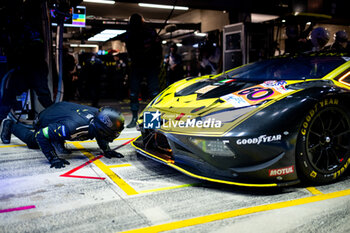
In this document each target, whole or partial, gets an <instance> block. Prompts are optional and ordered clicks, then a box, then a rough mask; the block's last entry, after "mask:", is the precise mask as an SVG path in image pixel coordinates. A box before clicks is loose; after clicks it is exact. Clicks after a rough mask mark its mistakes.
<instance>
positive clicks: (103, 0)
mask: <svg viewBox="0 0 350 233" xmlns="http://www.w3.org/2000/svg"><path fill="white" fill-rule="evenodd" d="M83 2H91V3H102V4H114V3H115V1H114V0H84V1H83Z"/></svg>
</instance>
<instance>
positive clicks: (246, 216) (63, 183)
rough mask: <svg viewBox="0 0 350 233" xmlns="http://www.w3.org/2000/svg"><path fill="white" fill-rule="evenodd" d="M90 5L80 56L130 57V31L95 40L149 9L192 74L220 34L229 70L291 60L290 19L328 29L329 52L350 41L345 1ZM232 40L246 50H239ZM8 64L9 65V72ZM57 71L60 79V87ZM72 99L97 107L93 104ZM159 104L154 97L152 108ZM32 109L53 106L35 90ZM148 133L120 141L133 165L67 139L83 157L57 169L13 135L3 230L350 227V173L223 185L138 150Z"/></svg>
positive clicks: (73, 47) (79, 38) (122, 100)
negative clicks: (329, 179) (203, 49)
mask: <svg viewBox="0 0 350 233" xmlns="http://www.w3.org/2000/svg"><path fill="white" fill-rule="evenodd" d="M42 2H43V4H44V5H45V6H46V7H47V12H50V6H52V4H54V3H55V2H56V3H57V2H59V1H42ZM62 2H64V1H62ZM68 2H70V1H68ZM72 2H73V1H72ZM78 2H79V6H81V7H83V8H82V9H85V10H86V18H85V19H86V20H85V23H86V25H85V26H84V27H70V26H66V27H64V29H63V31H62V33H63V34H62V35H63V37H62V38H61V39H62V40H63V46H65V47H66V48H67V49H68V51H69V53H70V54H72V55H73V56H74V57H75V58H76V59H78V57H79V54H81V53H82V52H85V53H96V54H98V55H101V56H102V55H104V54H108V52H110V51H112V52H117V53H120V54H127V50H126V47H125V43H123V42H122V41H121V40H120V35H114V36H113V37H111V38H109V39H107V40H105V41H93V40H89V39H90V38H92V37H93V36H95V35H97V34H98V33H100V32H102V31H103V30H108V29H111V30H120V31H121V33H123V32H125V31H124V30H126V29H127V28H128V19H129V17H130V15H131V14H133V13H140V14H142V15H143V17H144V18H145V21H146V24H147V25H148V26H150V27H152V28H154V29H155V30H156V31H157V32H159V35H160V37H161V40H162V46H163V55H165V54H167V53H168V52H169V47H170V46H171V44H177V46H178V52H179V53H180V54H181V56H182V59H183V62H184V70H185V71H186V72H187V73H188V76H192V75H198V73H195V74H194V73H192V72H193V69H192V67H193V66H192V64H191V62H192V61H193V60H196V59H198V54H199V52H198V49H199V48H200V46H201V44H203V43H205V41H206V38H208V37H209V36H213V37H214V38H215V39H216V41H217V45H218V46H219V47H220V48H221V59H222V62H221V64H220V66H221V72H222V71H224V70H229V69H232V68H234V67H237V66H240V65H242V64H247V63H250V62H254V61H257V60H259V59H265V58H269V57H273V56H278V55H283V54H284V53H285V50H286V47H285V41H286V39H287V35H286V28H287V26H288V25H289V24H288V23H290V22H293V25H298V26H299V28H300V27H301V26H302V27H303V28H305V29H306V28H308V26H310V25H313V26H314V27H318V26H320V27H325V28H327V29H328V31H329V33H330V35H331V37H330V40H329V42H328V45H330V44H332V43H333V42H334V38H333V34H334V33H336V32H337V31H339V30H344V31H346V32H347V34H348V35H350V19H349V13H348V9H349V8H348V6H349V5H348V2H347V1H345V0H308V1H300V0H272V1H258V0H245V1H242V0H231V1H225V0H216V1H210V0H191V1H184V0H175V1H170V0H166V1H159V0H144V1H114V0H111V1H108V2H109V4H106V3H96V2H93V1H78ZM142 4H161V5H168V6H169V7H168V8H167V9H162V8H152V7H143V6H142ZM175 5H176V6H179V7H184V8H175V7H174V6H175ZM48 20H53V19H52V18H51V19H50V17H49V19H48ZM59 33H60V32H59V30H58V29H57V26H54V25H50V26H49V32H48V34H49V36H48V38H49V39H50V41H48V47H49V50H50V53H52V54H53V56H56V57H57V54H56V53H57V51H58V50H57V47H58V43H59V42H58V40H59V35H58V34H59ZM228 41H231V42H232V41H233V42H234V43H236V44H239V46H234V45H230V46H231V47H230V46H229V43H228ZM226 42H227V43H226ZM1 55H2V56H1V58H3V57H4V56H3V54H1ZM4 60H5V59H2V60H0V65H1V69H0V71H1V72H0V74H1V75H2V76H3V75H4V73H6V71H5V69H6V68H5V67H6V61H4ZM55 62H56V61H55V60H51V63H55ZM54 72H57V71H55V70H51V71H50V77H49V86H50V84H51V87H50V88H51V90H53V91H54V85H55V84H54V82H55V78H54V75H53V74H52V73H54ZM108 85H109V84H108V82H106V83H103V84H101V88H102V91H101V98H100V100H99V105H100V106H112V107H118V109H120V110H121V111H122V113H123V115H124V117H125V123H126V124H128V122H130V121H131V118H132V115H131V112H130V107H129V99H128V96H127V93H126V96H122V97H120V96H118V98H116V96H115V95H113V93H114V91H115V90H114V89H113V87H112V88H110V87H109V86H108ZM107 89H108V90H109V91H103V90H107ZM118 90H120V89H118ZM19 101H23V99H20V98H19ZM26 101H27V100H26ZM71 101H72V102H75V103H79V104H86V105H90V104H91V103H90V102H89V100H88V98H85V99H84V98H82V99H77V98H74V99H73V100H71ZM149 101H150V100H149V99H148V98H147V97H146V98H142V100H141V102H140V103H141V107H140V112H141V110H142V108H144V107H145V106H146V105H147V104H148V102H149ZM30 102H31V103H30V104H29V105H30V106H29V105H27V109H26V110H27V111H26V112H25V113H24V114H21V116H20V117H21V118H23V121H24V122H26V120H27V119H26V118H31V117H32V114H31V110H32V109H33V108H35V109H36V110H38V109H39V110H38V111H40V110H41V109H42V107H41V106H39V103H38V101H37V100H36V99H35V96H34V95H33V94H32V93H31V94H30ZM18 110H19V111H21V110H22V111H23V109H21V107H20V108H19V109H18ZM28 122H31V119H29V120H28ZM138 136H140V132H139V131H137V130H136V128H125V129H124V130H123V131H122V133H121V135H120V136H119V137H118V138H117V139H115V140H114V141H113V142H112V143H110V147H111V148H118V149H117V151H118V152H120V153H122V154H123V155H124V158H112V159H107V158H105V157H104V156H103V155H102V153H101V150H100V149H99V148H98V146H97V143H96V141H95V140H88V141H67V142H66V147H67V148H69V149H71V150H72V151H73V152H72V154H69V155H61V157H62V158H65V159H67V160H68V161H69V162H70V165H68V166H66V167H64V168H61V169H54V168H50V166H49V163H48V161H47V159H46V158H45V156H44V155H43V153H42V152H41V151H40V150H32V149H29V148H27V147H26V145H25V144H24V143H23V142H22V141H20V140H19V139H18V138H16V137H15V136H13V135H12V138H11V143H10V144H8V145H6V144H0V232H220V233H221V232H269V233H271V232H350V225H349V221H350V177H349V172H348V171H346V172H345V174H344V175H343V176H342V177H341V179H340V180H338V181H337V182H335V183H330V184H325V185H314V184H308V183H305V182H303V183H299V184H296V185H292V186H288V187H251V186H250V185H228V184H221V183H216V182H210V181H206V180H201V179H196V178H193V177H190V176H187V175H186V174H184V173H181V172H179V171H178V170H175V169H173V168H171V167H169V166H165V165H163V164H160V163H158V162H156V161H154V160H152V159H150V158H146V157H144V156H142V155H140V154H138V153H137V152H136V150H135V148H134V147H132V145H131V142H132V141H133V140H134V139H135V138H137V137H138Z"/></svg>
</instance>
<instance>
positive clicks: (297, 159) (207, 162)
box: [133, 53, 350, 187]
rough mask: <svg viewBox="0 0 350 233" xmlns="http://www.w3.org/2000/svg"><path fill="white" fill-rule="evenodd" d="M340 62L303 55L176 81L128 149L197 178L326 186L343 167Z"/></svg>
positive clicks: (346, 144) (349, 126) (349, 161)
mask: <svg viewBox="0 0 350 233" xmlns="http://www.w3.org/2000/svg"><path fill="white" fill-rule="evenodd" d="M349 60H350V55H349V54H345V53H344V54H334V53H332V54H331V53H318V54H315V53H312V54H304V55H300V56H293V57H288V56H286V57H279V58H273V59H270V60H265V61H260V62H256V63H251V64H248V65H245V66H242V67H239V68H236V69H233V70H230V71H228V72H225V73H222V74H219V75H216V76H203V77H198V78H187V79H184V80H181V81H179V82H177V83H175V84H173V85H171V86H170V87H168V88H167V89H166V90H164V91H163V92H162V93H160V94H159V95H158V96H157V97H156V98H155V99H154V100H153V101H151V103H150V104H149V105H148V106H147V107H146V108H145V110H144V112H143V114H142V115H141V116H140V118H139V121H138V127H139V129H140V131H141V133H142V136H140V137H139V138H138V139H137V140H135V141H134V142H133V145H134V147H136V149H137V151H138V152H139V153H140V154H142V155H145V156H147V157H150V158H152V159H155V160H156V161H159V162H162V163H164V164H167V165H169V166H171V167H173V168H175V169H177V170H179V171H181V172H183V173H185V174H187V175H190V176H192V177H196V178H199V179H204V180H209V181H214V182H220V183H226V184H234V185H244V186H260V187H268V186H285V185H292V184H296V183H298V182H299V181H300V180H301V179H306V180H310V181H313V182H316V183H327V182H331V181H334V180H336V179H338V178H339V177H340V176H341V175H342V174H343V173H344V172H345V170H346V169H347V168H348V166H349V165H350V61H349Z"/></svg>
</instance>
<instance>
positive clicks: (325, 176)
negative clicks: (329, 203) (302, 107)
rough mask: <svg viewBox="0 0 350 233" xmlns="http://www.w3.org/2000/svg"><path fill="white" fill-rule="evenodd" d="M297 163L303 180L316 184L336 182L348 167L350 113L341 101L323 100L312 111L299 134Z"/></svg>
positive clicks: (349, 163)
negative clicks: (340, 103)
mask: <svg viewBox="0 0 350 233" xmlns="http://www.w3.org/2000/svg"><path fill="white" fill-rule="evenodd" d="M325 103H327V104H325ZM296 160H297V165H298V166H297V168H298V174H299V175H300V177H301V178H304V179H305V178H306V179H307V180H309V181H313V182H315V183H329V182H331V181H334V180H336V179H338V178H339V177H340V176H341V175H342V174H343V173H344V172H345V170H346V169H347V168H348V166H349V165H350V119H349V112H348V111H347V110H346V109H345V108H344V107H342V106H341V105H339V101H338V100H335V99H328V100H324V101H322V102H319V103H317V104H316V105H315V107H314V108H313V109H311V110H310V111H309V113H308V115H307V116H306V118H305V120H304V122H303V124H302V127H301V131H300V133H299V137H298V145H297V158H296Z"/></svg>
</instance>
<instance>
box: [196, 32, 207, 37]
mask: <svg viewBox="0 0 350 233" xmlns="http://www.w3.org/2000/svg"><path fill="white" fill-rule="evenodd" d="M194 34H195V35H196V36H200V37H205V36H207V35H208V34H207V33H204V32H194Z"/></svg>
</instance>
